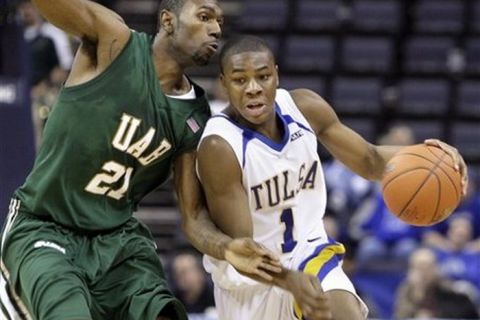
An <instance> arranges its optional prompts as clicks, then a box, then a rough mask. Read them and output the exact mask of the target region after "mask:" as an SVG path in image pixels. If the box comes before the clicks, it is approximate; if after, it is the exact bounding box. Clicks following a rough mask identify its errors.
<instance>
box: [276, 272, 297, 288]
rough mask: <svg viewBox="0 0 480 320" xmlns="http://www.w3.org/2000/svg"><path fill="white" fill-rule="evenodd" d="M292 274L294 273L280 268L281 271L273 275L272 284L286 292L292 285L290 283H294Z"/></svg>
mask: <svg viewBox="0 0 480 320" xmlns="http://www.w3.org/2000/svg"><path fill="white" fill-rule="evenodd" d="M294 273H295V271H292V270H289V269H286V268H284V267H282V271H281V272H280V273H278V274H275V275H274V277H273V281H272V284H273V285H275V286H278V287H280V288H282V289H285V290H288V288H290V287H291V285H290V284H291V283H292V281H294V279H293V277H294Z"/></svg>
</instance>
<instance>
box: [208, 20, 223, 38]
mask: <svg viewBox="0 0 480 320" xmlns="http://www.w3.org/2000/svg"><path fill="white" fill-rule="evenodd" d="M209 35H210V36H212V37H214V38H215V39H220V37H221V36H222V27H221V26H220V24H219V23H218V21H216V20H214V22H213V23H212V26H211V27H210V32H209Z"/></svg>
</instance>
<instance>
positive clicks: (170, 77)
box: [152, 33, 191, 95]
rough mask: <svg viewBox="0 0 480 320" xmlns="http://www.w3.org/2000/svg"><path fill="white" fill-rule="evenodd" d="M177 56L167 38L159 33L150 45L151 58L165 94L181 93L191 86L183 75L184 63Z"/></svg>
mask: <svg viewBox="0 0 480 320" xmlns="http://www.w3.org/2000/svg"><path fill="white" fill-rule="evenodd" d="M178 57H179V55H178V53H175V52H174V49H172V45H171V43H170V42H169V41H168V38H167V37H166V36H164V35H162V34H160V33H159V34H158V35H157V36H156V37H155V40H154V42H153V45H152V59H153V63H154V65H155V71H156V73H157V77H158V80H159V81H160V86H161V87H162V90H163V91H164V93H165V94H169V95H181V94H184V93H187V92H188V91H189V90H190V88H191V87H190V82H189V81H188V79H187V78H186V77H185V68H186V64H182V62H181V59H179V58H178Z"/></svg>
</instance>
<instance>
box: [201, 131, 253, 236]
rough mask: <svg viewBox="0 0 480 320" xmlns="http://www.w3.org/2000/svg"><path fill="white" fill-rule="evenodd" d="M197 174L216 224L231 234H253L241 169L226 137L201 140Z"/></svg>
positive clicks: (211, 137)
mask: <svg viewBox="0 0 480 320" xmlns="http://www.w3.org/2000/svg"><path fill="white" fill-rule="evenodd" d="M219 159H221V161H219ZM198 174H199V176H200V180H201V183H202V186H203V189H204V192H205V196H206V199H207V205H208V210H209V213H210V216H211V217H212V219H213V221H214V222H215V223H216V225H217V226H218V227H219V228H220V229H221V230H222V231H223V232H225V233H226V234H227V235H229V236H231V237H252V235H253V227H252V222H251V215H250V210H249V205H248V197H247V194H246V192H245V189H244V188H243V184H242V172H241V169H240V166H239V164H238V161H237V159H236V156H235V154H234V152H233V150H232V149H231V147H230V145H229V144H228V143H227V142H226V141H225V140H223V139H222V138H220V137H218V136H210V137H207V138H206V139H205V140H204V141H203V142H202V143H201V144H200V147H199V151H198Z"/></svg>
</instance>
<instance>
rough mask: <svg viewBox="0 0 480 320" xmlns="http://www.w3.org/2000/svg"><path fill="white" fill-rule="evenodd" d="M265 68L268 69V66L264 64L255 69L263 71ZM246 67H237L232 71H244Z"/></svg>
mask: <svg viewBox="0 0 480 320" xmlns="http://www.w3.org/2000/svg"><path fill="white" fill-rule="evenodd" d="M264 69H268V66H263V67H260V68H258V69H255V71H263V70H264ZM244 71H245V69H242V68H235V69H233V70H232V73H235V72H244Z"/></svg>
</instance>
